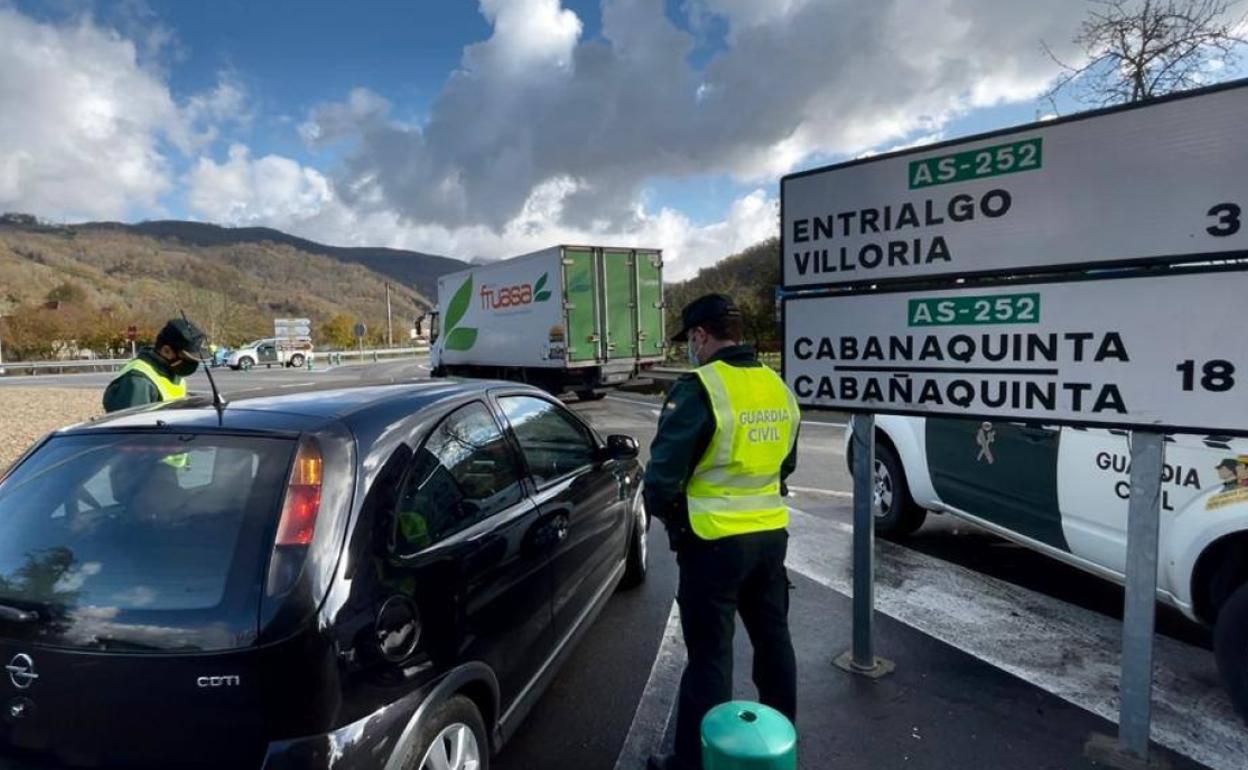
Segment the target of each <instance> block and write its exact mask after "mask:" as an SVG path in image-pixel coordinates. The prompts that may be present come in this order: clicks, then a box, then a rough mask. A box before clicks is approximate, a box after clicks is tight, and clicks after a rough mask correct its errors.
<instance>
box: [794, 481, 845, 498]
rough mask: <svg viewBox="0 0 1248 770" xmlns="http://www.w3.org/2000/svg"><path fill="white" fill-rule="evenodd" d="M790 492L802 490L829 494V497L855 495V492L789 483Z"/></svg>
mask: <svg viewBox="0 0 1248 770" xmlns="http://www.w3.org/2000/svg"><path fill="white" fill-rule="evenodd" d="M788 486H789V491H790V492H800V493H802V494H804V495H827V496H829V497H849V498H852V497H853V496H854V493H853V492H841V491H839V490H835V489H819V488H818V487H795V486H793V485H792V484H790V485H788Z"/></svg>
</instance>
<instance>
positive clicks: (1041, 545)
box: [845, 415, 1248, 720]
mask: <svg viewBox="0 0 1248 770" xmlns="http://www.w3.org/2000/svg"><path fill="white" fill-rule="evenodd" d="M875 425H876V431H877V432H876V458H875V469H874V470H875V476H874V478H875V494H876V498H877V500H878V501H879V504H880V508H879V512H878V513H877V518H876V529H877V531H878V532H879V533H880V534H882V535H889V536H892V537H902V536H905V535H908V534H910V533H912V532H914V531H915V530H917V529H918V528H919V527H921V526H922V525H923V521H924V519H925V518H926V516H927V513H928V511H935V512H939V513H948V514H952V515H954V516H958V517H960V518H963V519H966V520H967V521H970V522H972V523H975V524H977V525H979V526H981V527H984V528H985V529H987V530H990V531H992V532H994V533H996V534H998V535H1001V536H1002V537H1005V538H1007V539H1009V540H1012V541H1014V542H1016V543H1019V544H1020V545H1023V546H1026V547H1028V548H1031V549H1033V550H1036V551H1040V552H1042V553H1045V554H1047V555H1049V556H1052V557H1053V558H1055V559H1058V560H1060V561H1063V562H1065V563H1067V564H1070V565H1073V566H1075V567H1078V568H1080V569H1082V570H1085V571H1087V572H1090V573H1092V574H1093V575H1097V576H1099V577H1102V578H1106V579H1109V580H1113V581H1116V582H1118V583H1122V582H1123V580H1124V572H1125V569H1126V557H1127V506H1128V498H1129V496H1130V486H1131V485H1130V457H1131V451H1130V446H1129V443H1128V442H1129V432H1128V431H1120V430H1105V429H1100V428H1086V429H1085V428H1071V427H1057V426H1036V425H1024V424H1020V423H1011V422H983V421H979V420H968V419H956V418H933V417H902V416H894V415H879V416H877V417H876V421H875ZM845 440H846V450H847V451H846V456H847V457H848V456H849V455H850V446H849V444H850V435H849V431H848V430H847V431H846V437H845ZM1165 453H1166V455H1165V460H1166V464H1165V471H1164V473H1163V478H1162V498H1161V506H1162V510H1161V540H1160V550H1159V566H1158V574H1157V598H1158V599H1159V600H1160V601H1162V602H1164V603H1166V604H1169V605H1171V606H1173V607H1175V608H1177V609H1178V610H1179V611H1180V612H1182V613H1183V614H1184V615H1186V616H1187V617H1189V618H1191V619H1192V620H1195V621H1197V622H1200V623H1204V624H1206V625H1209V626H1211V627H1213V630H1214V654H1215V656H1216V657H1217V662H1218V669H1219V671H1220V672H1221V675H1222V679H1223V682H1224V684H1225V685H1226V688H1227V691H1228V692H1229V693H1230V695H1231V699H1232V701H1233V702H1234V704H1235V708H1236V710H1237V711H1238V712H1239V713H1240V715H1241V716H1242V717H1244V718H1245V720H1248V439H1240V438H1231V437H1227V436H1193V435H1185V434H1174V435H1167V436H1166V443H1165ZM851 462H852V461H851Z"/></svg>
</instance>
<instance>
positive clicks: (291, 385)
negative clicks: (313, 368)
mask: <svg viewBox="0 0 1248 770" xmlns="http://www.w3.org/2000/svg"><path fill="white" fill-rule="evenodd" d="M315 384H316V383H315V382H290V383H287V384H285V385H279V386H278V387H279V388H306V387H307V386H309V385H315Z"/></svg>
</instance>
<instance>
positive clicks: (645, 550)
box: [620, 495, 650, 590]
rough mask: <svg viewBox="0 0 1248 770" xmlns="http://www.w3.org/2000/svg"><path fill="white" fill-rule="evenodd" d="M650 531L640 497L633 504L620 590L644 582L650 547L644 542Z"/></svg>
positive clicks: (648, 520)
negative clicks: (631, 523) (631, 522)
mask: <svg viewBox="0 0 1248 770" xmlns="http://www.w3.org/2000/svg"><path fill="white" fill-rule="evenodd" d="M649 529H650V517H649V516H647V515H646V503H645V501H644V500H642V497H641V495H637V502H635V503H633V525H632V528H631V531H630V533H629V537H628V553H627V554H626V555H625V557H624V577H622V578H620V588H622V589H625V590H627V589H629V588H636V587H637V586H639V585H641V584H642V583H644V582H646V573H647V572H648V571H649V568H650V545H649V542H648V541H647V540H646V534H647V531H648V530H649Z"/></svg>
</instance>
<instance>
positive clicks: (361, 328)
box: [354, 323, 368, 339]
mask: <svg viewBox="0 0 1248 770" xmlns="http://www.w3.org/2000/svg"><path fill="white" fill-rule="evenodd" d="M354 331H355V336H356V337H357V338H358V339H363V338H364V335H365V334H368V327H367V326H365V325H364V324H362V323H357V324H356V325H355V329H354Z"/></svg>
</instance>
